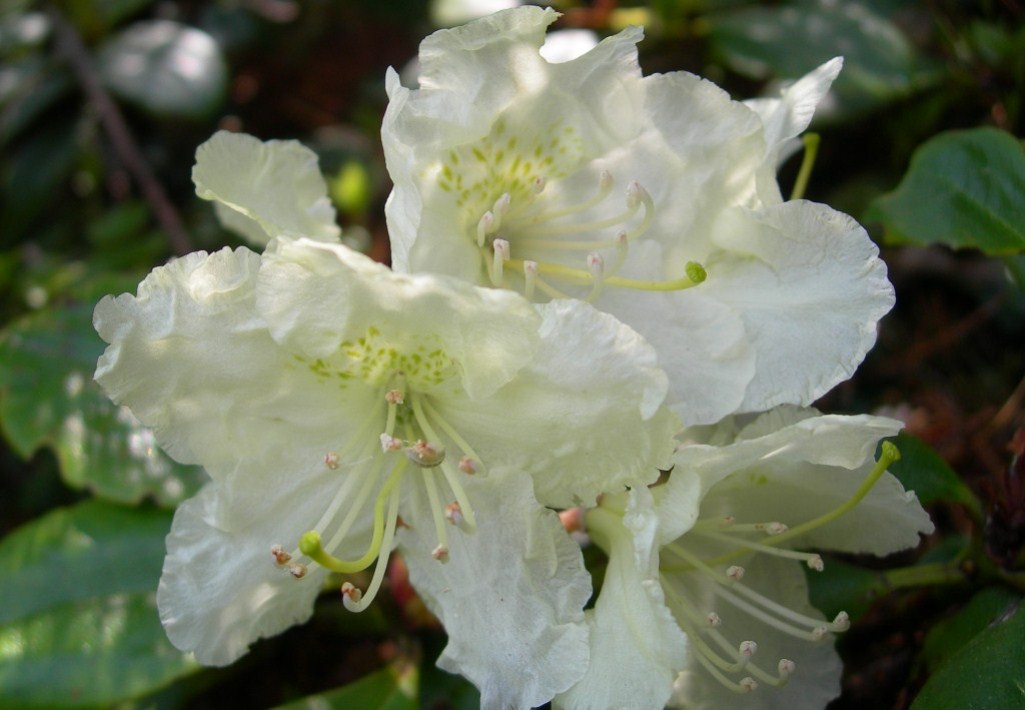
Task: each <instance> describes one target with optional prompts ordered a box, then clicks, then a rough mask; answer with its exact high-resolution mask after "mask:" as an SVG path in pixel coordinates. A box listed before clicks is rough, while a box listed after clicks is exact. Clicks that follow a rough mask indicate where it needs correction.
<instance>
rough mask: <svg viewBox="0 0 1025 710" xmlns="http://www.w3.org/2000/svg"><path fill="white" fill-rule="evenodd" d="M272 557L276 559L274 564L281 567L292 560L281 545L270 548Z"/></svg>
mask: <svg viewBox="0 0 1025 710" xmlns="http://www.w3.org/2000/svg"><path fill="white" fill-rule="evenodd" d="M270 554H271V557H273V558H274V564H276V565H278V566H280V565H284V564H286V563H288V562H290V561H291V560H292V556H291V555H290V554H288V553H287V552H285V548H283V547H282V546H281V545H272V546H271V548H270Z"/></svg>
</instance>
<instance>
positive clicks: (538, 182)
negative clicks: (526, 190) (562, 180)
mask: <svg viewBox="0 0 1025 710" xmlns="http://www.w3.org/2000/svg"><path fill="white" fill-rule="evenodd" d="M547 184H548V178H546V177H545V176H544V175H538V176H537V177H536V178H534V182H533V183H532V188H533V190H534V194H535V195H540V194H541V193H542V192H544V191H545V186H546V185H547Z"/></svg>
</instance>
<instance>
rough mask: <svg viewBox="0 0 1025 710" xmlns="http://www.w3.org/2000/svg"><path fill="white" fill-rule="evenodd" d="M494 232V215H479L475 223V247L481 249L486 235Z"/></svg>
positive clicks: (486, 213) (488, 213)
mask: <svg viewBox="0 0 1025 710" xmlns="http://www.w3.org/2000/svg"><path fill="white" fill-rule="evenodd" d="M494 231H495V215H493V214H491V212H490V211H488V212H485V213H484V214H483V215H481V218H480V220H479V221H478V222H477V246H479V247H483V246H484V243H485V242H486V241H487V239H488V235H489V234H491V233H492V232H494Z"/></svg>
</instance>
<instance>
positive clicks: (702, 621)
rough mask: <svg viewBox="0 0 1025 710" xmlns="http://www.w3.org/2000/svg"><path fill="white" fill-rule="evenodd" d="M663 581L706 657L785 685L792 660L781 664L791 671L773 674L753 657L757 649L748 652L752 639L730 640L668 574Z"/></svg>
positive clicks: (733, 669)
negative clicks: (681, 592)
mask: <svg viewBox="0 0 1025 710" xmlns="http://www.w3.org/2000/svg"><path fill="white" fill-rule="evenodd" d="M660 577H661V581H662V588H663V589H664V590H665V591H666V596H668V597H669V599H670V600H671V601H672V603H673V608H674V609H676V610H678V611H682V612H683V614H684V616H685V618H684V619H679V616H677V619H678V620H680V622H681V624H682V625H684V626H685V627H686V628H685V629H684V631H685V632H686V633H687V636H688V638H690V639H691V640H692V642H694V643H695V645H696V646H697V650H698V653H699V654H700V655H703V656H705V658H706V659H707V660H708V661H709V662H710V663H712V664H713V665H715V666H716V667H717V668H718V669H720V670H722V671H725V672H727V673H739V672H741V671H743V670H747V671H748V672H749V673H750V674H751V675H753V676H754V677H755V678H757V679H758V680H760V681H762V682H763V683H766V684H767V685H771V686H774V687H778V686H781V685H783V684H785V683H786V682H787V680H788V679H789V676H790V672H792V668H791V666H792V665H793V664H792V663H791V662H787V663H786V665H785V666H780V669H783V668H786V669H787V670H788V671H789V672H787V673H783V671H782V670H780V672H779V673H778V674H777V675H773V674H771V673H769V672H767V671H765V670H764V669H763V668H761V666H759V665H758V664H757V663H754V662H753V661H752V660H751V657H752V655H753V651H749V652H747V653H745V652H744V649H745V647H747V649H750V648H751V646H750V645H749V644H751V642H745V643H743V644H741V645H740V647H739V648H738V647H737V646H735V645H733V644H731V643H730V641H729V640H728V639H727V638H726V637H725V636H724V635H723V634H722V633H721V632H720V631H719V630H718V629H717V628H715V625H713V624H711V623H709V618H710V617H709V616H708V615H706V616H702V615H701V614H699V613H698V611H697V610H696V609H695V608H694V606H693V605H692V604H690V602H688V601H687V599H685V598H684V597H683V595H681V594H680V593H679V592H678V591H677V589H676V588H675V585H673V584H672V582H671V581H670V580H669V579H668V578H667V577H666V576H665V575H660ZM714 618H715V619H716V620H717V621H718V615H714ZM703 636H708V637H709V638H710V639H712V640H713V641H715V643H716V644H717V645H718V646H719V647H720V648H721V649H722V650H723V652H724V653H726V654H727V656H728V658H732V659H734V660H733V661H730V660H728V659H727V658H724V657H723V656H722V655H720V654H719V652H717V651H716V650H715V649H714V648H712V647H711V646H710V645H709V644H708V643H707V642H705V641H704V640H703V638H702V637H703Z"/></svg>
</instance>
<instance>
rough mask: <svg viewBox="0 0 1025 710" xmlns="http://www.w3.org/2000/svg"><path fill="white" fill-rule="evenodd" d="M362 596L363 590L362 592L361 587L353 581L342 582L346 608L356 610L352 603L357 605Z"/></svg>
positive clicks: (343, 601) (343, 600) (343, 599)
mask: <svg viewBox="0 0 1025 710" xmlns="http://www.w3.org/2000/svg"><path fill="white" fill-rule="evenodd" d="M362 598H363V592H361V591H360V590H359V587H357V586H356V585H354V584H353V583H352V582H345V583H343V584H342V603H343V604H345V608H346V609H348V610H349V611H354V610H353V609H352V608H351V607H350V604H351V605H353V606H355V605H356V604H358V603H359V600H360V599H362Z"/></svg>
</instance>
